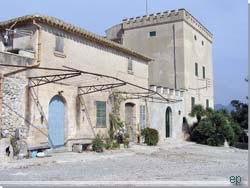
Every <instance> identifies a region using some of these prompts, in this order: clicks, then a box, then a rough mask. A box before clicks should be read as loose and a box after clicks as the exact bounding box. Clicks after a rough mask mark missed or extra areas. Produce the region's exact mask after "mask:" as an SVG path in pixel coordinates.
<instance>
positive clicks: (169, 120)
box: [166, 107, 172, 138]
mask: <svg viewBox="0 0 250 188" xmlns="http://www.w3.org/2000/svg"><path fill="white" fill-rule="evenodd" d="M171 136H172V110H171V108H170V107H168V108H167V110H166V138H168V137H171Z"/></svg>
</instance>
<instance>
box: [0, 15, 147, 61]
mask: <svg viewBox="0 0 250 188" xmlns="http://www.w3.org/2000/svg"><path fill="white" fill-rule="evenodd" d="M32 20H36V21H38V22H41V23H46V24H48V25H51V26H53V27H57V28H59V29H62V30H64V31H66V32H70V33H73V34H77V35H80V36H81V37H83V38H86V39H88V40H90V41H93V42H96V43H98V44H100V45H103V46H106V47H109V48H112V49H115V50H117V51H120V52H123V53H125V54H127V55H130V56H134V57H136V58H139V59H141V60H144V61H146V62H148V61H150V60H151V59H150V58H149V57H146V56H144V55H142V54H140V53H138V52H136V51H134V50H131V49H128V48H126V47H124V46H123V45H121V44H118V43H115V42H113V41H111V40H108V39H106V38H103V37H101V36H98V35H96V34H94V33H92V32H89V31H86V30H85V29H82V28H80V27H77V26H75V25H72V24H69V23H66V22H64V21H62V20H59V19H57V18H54V17H51V16H46V15H40V14H34V15H27V16H23V17H18V18H14V19H11V20H7V21H3V22H0V28H6V27H10V26H11V25H13V24H15V23H17V24H18V25H19V24H22V23H27V22H29V21H32Z"/></svg>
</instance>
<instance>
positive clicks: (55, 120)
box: [48, 95, 65, 148]
mask: <svg viewBox="0 0 250 188" xmlns="http://www.w3.org/2000/svg"><path fill="white" fill-rule="evenodd" d="M64 126H65V102H64V99H63V98H62V97H61V96H59V95H56V96H54V97H53V98H52V99H51V101H50V103H49V128H48V129H49V130H48V140H49V145H50V146H51V147H52V148H56V147H61V146H64Z"/></svg>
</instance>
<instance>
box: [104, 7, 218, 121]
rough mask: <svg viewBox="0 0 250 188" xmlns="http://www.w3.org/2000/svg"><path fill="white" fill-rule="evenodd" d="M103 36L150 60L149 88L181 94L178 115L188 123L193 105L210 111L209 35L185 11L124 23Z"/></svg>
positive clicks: (211, 96)
mask: <svg viewBox="0 0 250 188" xmlns="http://www.w3.org/2000/svg"><path fill="white" fill-rule="evenodd" d="M106 35H107V38H108V39H110V40H113V41H115V42H117V43H120V44H122V45H124V46H125V47H128V48H130V49H132V50H136V51H138V52H140V53H142V54H145V55H147V56H148V57H150V58H152V59H153V60H154V61H152V62H150V64H149V84H150V85H151V86H157V87H163V88H165V89H170V90H171V89H174V90H181V91H184V110H183V112H182V114H183V116H184V117H186V118H187V119H188V120H189V122H190V123H191V122H192V118H190V117H189V115H188V114H189V113H190V111H191V109H192V106H194V105H195V104H202V105H203V106H204V107H211V108H213V106H214V93H213V92H214V90H213V65H212V40H213V38H212V34H211V33H210V32H209V31H208V29H206V28H205V27H204V26H203V25H202V24H201V23H200V22H199V21H198V20H197V19H196V18H195V17H193V16H192V15H191V14H190V13H189V12H188V11H186V10H185V9H179V10H177V11H175V10H172V11H166V12H160V13H156V14H151V15H145V16H139V17H134V18H129V19H124V20H123V22H122V23H121V24H118V25H115V26H113V27H111V28H110V29H108V30H107V31H106ZM161 114H164V112H162V113H161Z"/></svg>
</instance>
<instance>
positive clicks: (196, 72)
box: [195, 63, 198, 76]
mask: <svg viewBox="0 0 250 188" xmlns="http://www.w3.org/2000/svg"><path fill="white" fill-rule="evenodd" d="M195 76H198V63H195Z"/></svg>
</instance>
